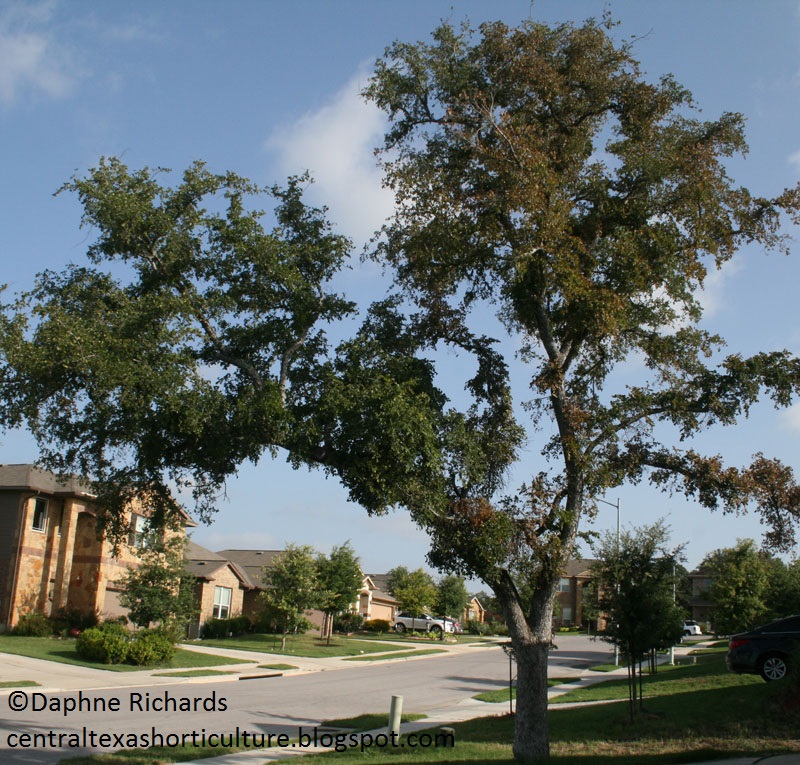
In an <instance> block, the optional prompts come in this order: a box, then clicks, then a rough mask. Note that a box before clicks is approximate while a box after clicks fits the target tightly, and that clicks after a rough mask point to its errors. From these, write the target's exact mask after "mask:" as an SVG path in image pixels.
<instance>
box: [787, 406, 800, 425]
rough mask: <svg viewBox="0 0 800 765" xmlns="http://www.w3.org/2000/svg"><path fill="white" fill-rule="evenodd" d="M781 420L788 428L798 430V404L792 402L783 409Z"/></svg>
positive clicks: (799, 407)
mask: <svg viewBox="0 0 800 765" xmlns="http://www.w3.org/2000/svg"><path fill="white" fill-rule="evenodd" d="M783 421H784V424H785V425H786V427H787V428H788V429H789V430H797V431H800V404H794V405H792V406H790V407H789V408H788V409H786V410H784V412H783Z"/></svg>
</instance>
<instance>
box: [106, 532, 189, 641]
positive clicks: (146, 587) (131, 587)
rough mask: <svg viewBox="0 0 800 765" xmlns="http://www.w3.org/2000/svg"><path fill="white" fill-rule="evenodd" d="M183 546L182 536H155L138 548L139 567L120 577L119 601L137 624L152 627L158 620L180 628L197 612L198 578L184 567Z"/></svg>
mask: <svg viewBox="0 0 800 765" xmlns="http://www.w3.org/2000/svg"><path fill="white" fill-rule="evenodd" d="M184 546H185V539H184V538H183V537H182V536H174V537H171V538H165V539H157V538H155V537H153V538H152V539H151V540H150V544H149V546H147V547H143V548H141V549H140V550H139V551H138V553H139V559H140V561H141V563H140V565H139V567H138V568H130V569H128V570H127V571H126V572H125V574H124V575H123V576H122V578H121V579H120V582H119V587H120V597H119V601H120V603H121V604H122V605H123V606H124V607H125V608H127V609H128V611H129V615H130V618H131V621H132V622H133V623H134V624H136V625H138V626H140V627H149V626H150V624H151V623H153V622H158V623H161V624H174V625H175V626H176V628H178V629H180V628H182V627H183V626H184V625H185V624H186V622H187V621H188V620H189V618H190V617H191V616H193V615H195V614H197V609H198V605H197V603H196V601H195V594H194V583H195V580H194V577H191V576H189V575H188V574H187V573H186V572H185V571H184V567H183V550H184Z"/></svg>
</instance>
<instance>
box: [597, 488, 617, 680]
mask: <svg viewBox="0 0 800 765" xmlns="http://www.w3.org/2000/svg"><path fill="white" fill-rule="evenodd" d="M595 501H596V502H602V503H603V504H604V505H608V506H609V507H615V508H617V572H616V574H615V578H616V580H617V581H616V587H617V592H619V497H617V501H616V502H609V501H608V500H606V499H595ZM614 666H615V667H618V666H619V646H618V645H617V643H616V642H615V643H614Z"/></svg>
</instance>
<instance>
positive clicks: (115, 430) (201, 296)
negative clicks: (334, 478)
mask: <svg viewBox="0 0 800 765" xmlns="http://www.w3.org/2000/svg"><path fill="white" fill-rule="evenodd" d="M167 172H168V171H164V170H161V169H157V170H151V169H148V168H145V169H142V170H138V171H131V170H129V169H128V168H127V167H126V166H125V165H124V164H123V163H122V162H120V161H119V160H118V159H115V158H110V159H103V160H101V162H100V164H99V165H98V166H97V167H95V168H93V169H92V170H90V171H89V172H88V173H87V175H86V176H85V177H75V178H73V179H72V180H71V181H70V182H68V183H66V184H65V185H64V187H63V189H62V191H64V192H70V193H73V194H75V195H77V197H78V199H79V200H80V202H81V204H82V205H83V220H82V224H83V225H84V226H86V227H90V228H91V229H92V230H93V231H95V232H96V239H95V241H94V242H93V243H92V244H91V245H90V246H89V249H88V253H87V254H88V260H89V264H88V265H82V266H79V265H76V266H72V267H68V268H67V269H65V270H64V272H63V273H60V274H58V273H53V272H48V273H45V274H41V275H40V276H39V277H38V280H37V282H36V285H35V287H34V288H33V289H32V290H31V291H30V292H27V293H25V294H22V295H19V296H18V299H17V301H16V302H14V303H13V304H12V305H9V306H5V309H6V311H7V314H6V315H7V316H8V319H7V321H2V322H0V347H1V348H2V352H3V353H2V363H3V367H4V380H5V381H6V383H7V387H6V389H5V390H6V395H4V396H3V401H2V407H1V408H0V422H2V423H3V424H4V425H17V424H20V423H21V422H23V421H26V422H27V425H28V426H29V427H30V429H31V431H32V432H33V433H34V435H35V436H36V437H37V440H38V442H39V445H40V449H41V452H42V459H43V461H44V462H45V463H46V464H48V465H49V466H50V467H51V468H53V469H54V470H55V471H56V472H59V473H71V474H77V475H83V476H92V477H94V478H95V479H96V484H95V488H96V491H97V493H98V497H99V499H100V501H98V503H97V506H98V508H100V509H101V511H102V515H101V517H100V518H99V524H100V526H101V527H105V528H106V529H107V531H109V532H110V533H111V535H112V537H113V538H114V539H116V540H117V541H118V542H121V541H122V540H123V539H124V538H125V535H126V532H127V529H126V526H125V523H124V518H125V516H124V512H123V511H124V509H125V507H126V506H127V505H128V503H129V500H130V499H131V498H133V497H137V498H139V499H142V500H144V501H145V502H147V504H148V510H149V515H150V516H151V517H152V518H153V519H154V521H155V522H156V525H161V524H162V523H164V522H165V521H166V520H168V519H170V518H172V519H176V518H178V517H179V512H178V507H177V504H176V502H175V500H174V498H173V496H172V492H171V491H170V487H171V486H173V485H176V484H177V485H178V486H179V487H187V488H188V487H191V490H192V492H193V494H194V497H195V500H196V507H195V514H196V515H197V516H199V517H201V518H207V517H208V516H209V514H210V513H212V512H213V510H214V508H215V506H216V501H217V497H218V496H219V495H220V493H221V492H220V488H221V486H222V484H223V482H224V480H225V478H226V477H227V476H229V475H230V474H232V473H233V472H235V469H236V466H237V465H238V464H239V463H241V462H242V461H244V460H245V459H253V460H256V459H257V458H258V457H259V456H261V455H262V454H263V453H264V452H265V451H271V450H274V449H276V448H278V447H286V448H288V449H290V450H291V452H292V454H293V456H294V455H295V454H296V455H303V454H305V455H307V456H308V452H309V451H311V450H314V449H317V450H318V449H319V445H320V442H321V440H322V438H323V437H324V436H323V435H322V434H320V433H319V432H318V431H317V430H316V429H315V427H314V425H313V424H312V423H310V422H309V423H306V420H307V419H308V414H307V413H308V412H310V411H313V408H314V406H315V405H316V404H318V402H319V398H320V389H319V385H320V383H321V371H322V367H321V360H324V354H325V351H326V343H325V338H324V335H323V333H322V331H321V330H320V329H319V327H320V326H322V325H324V324H326V323H329V322H335V321H336V320H338V319H340V318H342V317H344V316H345V315H347V314H348V313H350V312H351V311H352V305H351V304H350V303H349V302H348V301H346V300H344V299H342V298H341V297H339V296H338V295H336V294H335V293H333V292H331V291H330V290H329V288H328V284H329V282H330V280H331V279H332V277H333V276H334V275H335V274H336V272H337V271H338V269H339V268H340V266H341V264H342V262H343V260H344V258H345V257H346V256H347V254H348V251H349V248H350V244H349V242H348V241H347V240H346V239H345V238H344V237H341V236H338V235H336V234H334V233H332V231H331V227H330V225H329V224H328V222H327V221H326V220H325V218H324V213H323V211H320V210H315V209H313V208H309V207H306V206H305V205H304V204H303V202H302V188H303V186H304V185H305V184H306V183H307V181H308V179H307V178H293V179H290V180H289V182H288V185H287V187H286V188H279V187H273V188H271V189H261V188H258V187H257V186H255V185H254V184H252V183H250V182H249V181H248V180H247V179H245V178H242V177H240V176H238V175H236V174H234V173H225V174H214V173H211V172H210V171H209V170H208V169H207V168H206V167H205V166H204V165H203V163H201V162H197V163H195V164H193V165H192V166H191V167H189V168H188V169H187V170H186V171H185V172H184V173H183V175H182V177H181V178H180V180H179V181H178V182H177V183H176V184H175V185H174V186H170V185H164V184H163V178H164V177H165V175H166V173H167ZM263 194H267V195H269V196H271V197H272V198H273V199H274V200H275V201H276V203H277V206H276V209H275V216H274V217H275V222H276V225H275V228H274V230H273V231H268V230H266V229H265V228H264V225H263V213H262V212H260V211H259V210H257V209H254V210H249V209H247V205H248V204H249V203H250V202H251V201H252V200H253V199H255V198H256V197H258V196H259V195H263ZM120 266H123V268H120ZM34 315H35V316H36V318H35V320H34V319H33V318H32V317H33V316H34ZM209 367H213V368H215V369H216V370H218V372H219V373H218V374H215V375H214V376H213V379H212V378H211V377H209V375H208V374H206V370H207V369H208V368H209ZM12 390H13V391H15V393H14V394H13V395H12V394H11V391H12ZM68 400H71V401H72V402H73V404H74V406H67V405H66V402H67V401H68ZM290 425H291V426H292V427H293V428H294V431H292V430H291V429H290ZM87 444H91V445H92V446H91V448H87Z"/></svg>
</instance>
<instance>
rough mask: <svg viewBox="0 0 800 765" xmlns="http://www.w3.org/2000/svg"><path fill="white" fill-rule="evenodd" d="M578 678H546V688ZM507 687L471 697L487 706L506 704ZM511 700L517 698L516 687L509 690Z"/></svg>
mask: <svg viewBox="0 0 800 765" xmlns="http://www.w3.org/2000/svg"><path fill="white" fill-rule="evenodd" d="M577 679H578V678H575V677H548V678H547V687H548V688H554V687H555V686H557V685H563V684H564V683H571V682H574V681H575V680H577ZM508 696H509V693H508V687H505V688H500V689H499V690H496V691H484V692H483V693H478V694H476V695H475V696H473V697H472V698H473V699H476V700H478V701H485V702H486V703H487V704H500V703H502V702H508ZM511 698H512V699H515V698H517V689H516V687H512V688H511Z"/></svg>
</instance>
